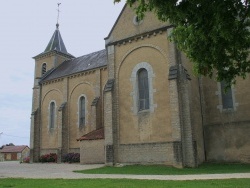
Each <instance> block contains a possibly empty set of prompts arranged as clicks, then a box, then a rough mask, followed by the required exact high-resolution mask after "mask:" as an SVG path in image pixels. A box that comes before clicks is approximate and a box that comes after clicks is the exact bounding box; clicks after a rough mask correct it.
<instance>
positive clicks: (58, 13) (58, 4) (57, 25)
mask: <svg viewBox="0 0 250 188" xmlns="http://www.w3.org/2000/svg"><path fill="white" fill-rule="evenodd" d="M60 5H61V3H57V6H58V9H57V23H56V28H57V29H58V28H59V23H58V21H59V15H60V9H59V8H60V7H59V6H60Z"/></svg>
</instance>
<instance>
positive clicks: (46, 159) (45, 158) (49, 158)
mask: <svg viewBox="0 0 250 188" xmlns="http://www.w3.org/2000/svg"><path fill="white" fill-rule="evenodd" d="M39 162H42V163H51V162H54V163H55V162H57V154H56V153H50V154H45V155H41V156H40V158H39Z"/></svg>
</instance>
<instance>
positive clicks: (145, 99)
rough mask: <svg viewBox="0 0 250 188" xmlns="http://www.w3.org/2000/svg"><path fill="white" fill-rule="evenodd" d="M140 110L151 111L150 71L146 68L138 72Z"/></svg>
mask: <svg viewBox="0 0 250 188" xmlns="http://www.w3.org/2000/svg"><path fill="white" fill-rule="evenodd" d="M137 75H138V92H139V95H138V110H139V111H141V110H146V109H149V85H148V71H147V70H146V69H144V68H142V69H139V70H138V73H137Z"/></svg>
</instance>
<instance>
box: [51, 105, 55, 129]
mask: <svg viewBox="0 0 250 188" xmlns="http://www.w3.org/2000/svg"><path fill="white" fill-rule="evenodd" d="M55 111H56V105H55V102H51V103H50V107H49V112H50V114H49V128H50V129H53V128H54V127H55V115H56V114H55Z"/></svg>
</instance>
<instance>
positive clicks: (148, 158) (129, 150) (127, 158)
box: [117, 142, 173, 165]
mask: <svg viewBox="0 0 250 188" xmlns="http://www.w3.org/2000/svg"><path fill="white" fill-rule="evenodd" d="M118 153H119V155H118V161H117V162H118V163H125V164H126V163H134V164H167V165H172V161H173V143H171V142H162V143H161V142H159V143H141V144H120V145H119V149H118Z"/></svg>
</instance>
